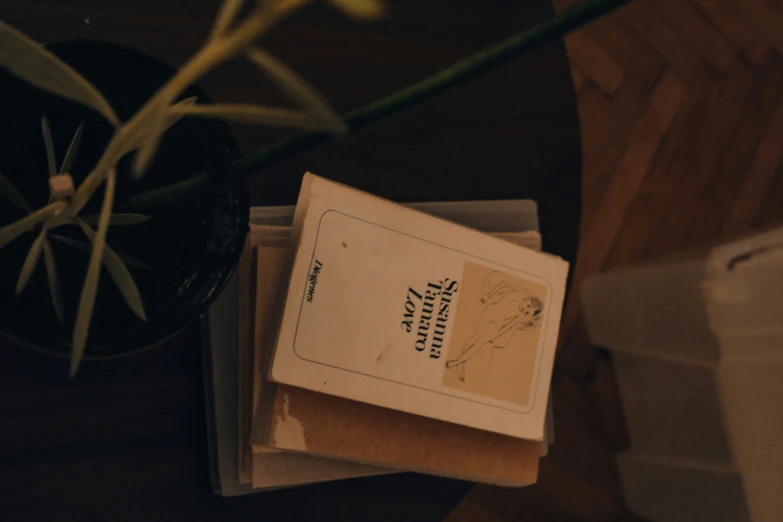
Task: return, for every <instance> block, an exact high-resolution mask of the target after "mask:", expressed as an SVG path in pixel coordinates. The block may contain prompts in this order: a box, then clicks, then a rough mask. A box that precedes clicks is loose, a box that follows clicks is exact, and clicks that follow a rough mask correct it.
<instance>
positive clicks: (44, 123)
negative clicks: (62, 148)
mask: <svg viewBox="0 0 783 522" xmlns="http://www.w3.org/2000/svg"><path fill="white" fill-rule="evenodd" d="M41 132H42V133H43V139H44V145H46V162H47V163H48V164H49V177H50V178H51V177H52V176H54V175H55V174H57V167H55V163H57V160H56V158H55V157H54V144H53V143H52V131H51V129H49V120H47V119H46V116H41Z"/></svg>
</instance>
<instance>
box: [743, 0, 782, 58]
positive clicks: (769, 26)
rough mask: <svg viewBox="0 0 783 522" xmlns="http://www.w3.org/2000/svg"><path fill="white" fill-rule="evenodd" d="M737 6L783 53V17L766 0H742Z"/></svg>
mask: <svg viewBox="0 0 783 522" xmlns="http://www.w3.org/2000/svg"><path fill="white" fill-rule="evenodd" d="M735 5H736V6H737V7H738V8H740V9H741V10H742V11H743V12H744V13H745V15H747V17H748V18H750V20H751V21H752V22H753V23H754V24H755V25H756V26H757V27H758V28H759V30H760V31H761V33H762V34H764V36H765V37H766V38H767V39H768V40H769V41H770V43H771V44H772V45H773V46H775V48H776V49H777V50H778V51H780V52H783V15H781V14H780V13H778V12H777V10H775V9H774V8H773V7H771V6H770V5H769V4H768V3H767V2H766V1H765V0H741V1H737V2H736V4H735Z"/></svg>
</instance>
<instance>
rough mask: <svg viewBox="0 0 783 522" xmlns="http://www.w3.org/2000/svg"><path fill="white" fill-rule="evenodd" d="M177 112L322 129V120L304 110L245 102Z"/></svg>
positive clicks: (196, 115) (251, 122)
mask: <svg viewBox="0 0 783 522" xmlns="http://www.w3.org/2000/svg"><path fill="white" fill-rule="evenodd" d="M176 112H177V114H182V115H183V116H195V117H201V118H221V119H224V120H229V121H235V122H238V123H250V124H254V125H271V126H275V127H292V128H295V129H323V128H324V124H323V122H322V121H321V120H320V119H319V118H317V117H316V116H314V115H311V114H310V113H308V112H304V111H292V110H289V109H278V108H276V107H261V106H258V105H245V104H240V103H237V104H227V103H224V104H217V105H194V106H192V107H180V108H178V109H177V110H176Z"/></svg>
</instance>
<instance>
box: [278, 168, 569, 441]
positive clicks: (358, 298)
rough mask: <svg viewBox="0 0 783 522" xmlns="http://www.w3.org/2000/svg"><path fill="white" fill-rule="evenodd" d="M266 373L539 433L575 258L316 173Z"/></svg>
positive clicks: (504, 429)
mask: <svg viewBox="0 0 783 522" xmlns="http://www.w3.org/2000/svg"><path fill="white" fill-rule="evenodd" d="M289 248H290V250H289V260H290V263H288V264H289V265H290V275H289V276H288V277H287V278H286V279H287V284H286V285H285V289H284V295H285V297H284V298H283V299H282V300H281V301H280V303H279V304H280V306H281V310H280V312H279V317H280V322H279V327H278V333H277V337H276V342H275V345H274V349H273V353H272V357H271V362H270V370H269V377H270V380H272V381H275V382H278V383H281V384H286V385H290V386H295V387H299V388H306V389H309V390H311V391H315V392H319V393H324V394H328V395H334V396H338V397H341V398H344V399H350V400H354V401H359V402H364V403H368V404H372V405H375V406H380V407H384V408H390V409H395V410H399V411H402V412H406V413H411V414H415V415H420V416H424V417H430V418H433V419H437V420H440V421H445V422H450V423H456V424H461V425H464V426H469V427H471V428H476V429H480V430H487V431H492V432H495V433H499V434H502V435H507V436H512V437H517V438H523V439H529V440H537V441H541V440H543V438H544V424H545V423H544V419H545V414H546V405H547V398H548V390H549V381H550V377H551V372H552V362H553V356H554V350H555V344H556V341H557V331H558V326H559V321H560V313H561V308H562V303H563V296H564V291H565V280H566V275H567V271H568V264H567V263H566V262H564V261H562V260H561V259H559V258H556V257H554V256H550V255H546V254H542V253H539V252H535V251H532V250H530V249H526V248H521V247H519V246H516V245H514V244H512V243H510V242H509V241H504V240H502V239H500V238H495V237H491V236H489V235H487V234H484V233H481V232H478V231H476V230H473V229H470V228H467V227H463V226H460V225H457V224H454V223H451V222H448V221H446V220H442V219H439V218H435V217H433V216H429V215H426V214H424V213H420V212H417V211H414V210H411V209H406V208H404V207H402V206H400V205H398V204H395V203H392V202H389V201H386V200H383V199H381V198H378V197H375V196H372V195H369V194H366V193H363V192H361V191H358V190H355V189H352V188H349V187H346V186H344V185H341V184H339V183H335V182H332V181H329V180H326V179H324V178H320V177H318V176H315V175H312V174H306V175H305V178H304V180H303V183H302V189H301V191H300V196H299V201H298V203H297V207H296V213H295V215H294V221H293V227H292V231H291V246H290V247H289Z"/></svg>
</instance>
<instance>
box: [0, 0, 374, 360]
mask: <svg viewBox="0 0 783 522" xmlns="http://www.w3.org/2000/svg"><path fill="white" fill-rule="evenodd" d="M305 3H307V2H306V0H273V1H267V2H259V3H257V4H253V6H252V8H251V9H250V11H249V12H248V13H247V14H245V15H244V16H240V12H241V10H242V8H243V7H245V6H244V2H243V1H242V0H226V1H225V2H224V3H223V5H222V7H221V9H220V12H219V13H218V16H217V19H216V21H215V24H214V27H213V29H212V32H211V34H210V35H209V37H208V38H207V40H206V42H205V43H204V45H203V46H202V47H201V48H200V49H199V50H198V51H197V52H196V53H195V54H194V55H193V56H192V57H191V59H190V60H188V61H187V62H186V63H185V64H184V65H183V66H182V67H181V68H180V69H179V70H178V71H171V70H170V69H169V68H168V67H166V66H165V65H164V64H161V63H160V62H157V61H156V60H154V59H151V58H149V57H146V56H144V55H142V54H141V53H138V52H135V51H133V50H129V49H126V48H122V47H120V46H116V45H111V44H100V43H96V42H78V41H77V42H69V43H64V44H55V45H52V46H49V47H47V48H45V47H43V46H41V45H39V44H37V43H36V42H34V41H32V40H30V39H29V38H27V37H26V36H24V35H22V34H21V33H19V32H17V31H16V30H14V29H13V28H11V27H9V26H7V25H5V24H3V23H2V22H0V65H2V66H3V67H5V69H7V71H8V73H10V74H8V73H6V74H3V75H2V76H0V89H1V90H0V92H1V93H2V99H0V114H2V119H3V122H4V129H3V131H2V132H3V134H4V136H3V138H4V139H3V144H2V145H0V195H1V196H2V197H3V200H4V201H3V203H2V205H0V227H1V228H0V274H2V275H0V332H2V333H3V334H5V335H6V336H9V337H11V338H13V339H15V340H16V341H18V342H20V343H22V344H24V345H27V346H32V347H36V348H38V349H40V350H43V351H46V352H47V353H55V354H58V353H62V354H68V356H70V357H71V376H73V375H74V374H75V372H76V371H77V369H78V367H79V364H80V362H81V361H82V359H83V358H84V356H85V351H86V350H88V349H89V351H88V354H89V355H92V356H96V357H101V356H103V357H113V356H117V355H118V354H122V353H128V352H133V351H135V350H139V349H144V348H145V347H149V346H153V345H154V344H156V343H158V342H160V341H161V340H163V339H166V338H168V337H170V336H171V335H174V334H175V333H177V332H178V331H179V330H181V329H182V328H184V327H185V326H187V325H188V324H189V323H190V322H191V321H192V320H193V319H195V318H196V317H197V316H198V315H199V314H200V313H202V312H203V311H204V309H205V307H206V306H208V304H209V303H210V302H211V301H212V299H213V298H214V297H215V296H216V295H217V294H218V293H219V291H220V290H221V288H222V286H223V284H224V283H225V282H226V281H227V280H228V278H229V277H230V275H231V273H232V271H233V269H234V267H235V265H236V263H237V261H238V258H239V254H240V252H241V250H242V247H243V245H244V239H245V234H246V232H247V222H248V199H247V191H246V186H245V182H244V180H234V181H233V182H232V183H230V184H225V185H223V186H221V187H220V188H218V189H216V190H214V191H211V192H209V193H208V194H207V195H206V196H205V195H204V194H202V195H201V196H200V197H198V198H191V199H189V200H187V201H184V202H179V203H178V204H176V205H173V206H167V207H166V208H163V209H157V210H155V211H154V212H151V213H145V214H140V213H135V212H128V211H127V210H126V209H127V207H128V202H129V201H130V200H131V198H132V197H133V196H135V195H137V194H139V193H142V192H145V191H148V190H151V189H155V188H158V187H162V186H165V185H167V184H171V183H173V182H178V181H183V180H188V179H190V178H193V177H194V176H196V175H198V174H201V173H202V172H204V171H208V170H214V169H217V168H220V167H222V166H224V165H227V164H229V163H230V162H232V161H234V160H236V159H237V158H238V157H239V154H238V151H237V147H236V145H235V143H234V141H233V138H232V136H231V134H230V132H229V130H228V126H227V125H226V124H225V123H224V122H223V121H220V120H228V121H240V122H245V123H255V124H262V125H275V126H282V127H289V128H300V129H311V130H318V131H327V132H341V131H342V130H344V125H343V123H342V121H341V120H340V118H339V116H338V115H337V114H336V113H335V112H334V111H333V110H332V109H331V107H330V106H329V105H328V103H326V102H325V101H324V99H323V98H322V97H321V96H320V95H319V94H318V93H317V92H316V91H315V90H314V89H313V88H312V87H310V86H309V85H308V84H307V83H306V82H305V81H304V80H303V79H302V78H300V77H299V76H298V75H297V74H296V73H294V72H293V71H291V70H290V69H288V68H287V67H286V66H285V65H284V64H282V63H281V62H279V61H278V60H277V59H275V58H274V57H273V56H272V55H270V54H269V53H267V52H265V51H264V50H263V49H261V48H259V47H256V42H257V40H258V39H259V37H260V36H261V35H262V34H263V33H264V32H265V31H267V30H268V29H269V28H270V27H272V26H274V25H276V24H277V23H279V22H280V21H282V20H283V19H284V18H285V17H287V16H288V15H290V14H291V13H292V12H294V11H295V10H296V9H298V8H299V7H301V6H302V5H304V4H305ZM331 3H332V4H334V5H335V6H336V7H338V8H340V9H342V10H343V11H345V12H346V13H347V14H349V15H352V16H355V17H358V18H371V17H376V16H378V15H379V13H380V10H381V5H380V4H379V3H378V2H377V1H375V0H332V2H331ZM236 58H244V59H247V60H249V61H250V62H251V63H253V64H255V65H256V66H257V67H258V69H259V70H260V71H261V72H262V73H263V74H264V75H265V76H266V77H267V78H268V79H269V80H271V81H272V82H274V83H276V84H277V85H278V86H279V87H280V88H281V89H283V90H284V91H285V93H287V94H288V95H289V96H290V98H291V99H292V100H293V101H294V102H295V103H296V104H297V105H298V107H297V108H295V109H289V108H281V107H264V106H257V105H242V104H220V103H217V104H213V103H210V102H209V100H208V99H207V98H206V96H205V95H204V94H203V93H202V92H201V91H200V90H198V89H197V88H196V87H192V86H191V85H192V84H193V83H194V82H196V81H197V80H198V79H199V78H200V77H201V76H203V75H204V74H205V73H207V72H208V71H210V70H211V69H213V68H214V67H216V66H218V65H220V64H222V63H223V62H225V61H227V60H231V59H236ZM102 273H104V274H106V275H108V276H109V277H110V279H111V280H112V281H113V284H110V283H109V282H108V281H107V280H106V279H107V278H105V277H103V278H102V277H101V274H102ZM102 279H103V280H102ZM91 325H92V326H91Z"/></svg>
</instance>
